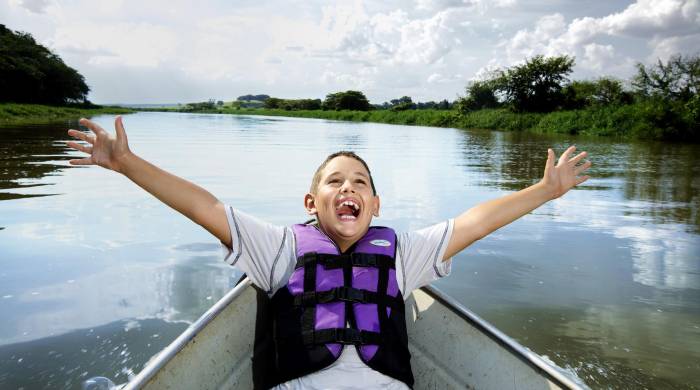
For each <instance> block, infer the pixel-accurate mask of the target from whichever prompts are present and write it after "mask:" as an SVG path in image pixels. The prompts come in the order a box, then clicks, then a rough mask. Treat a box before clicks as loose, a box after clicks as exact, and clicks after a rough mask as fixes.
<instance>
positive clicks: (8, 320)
mask: <svg viewBox="0 0 700 390" xmlns="http://www.w3.org/2000/svg"><path fill="white" fill-rule="evenodd" d="M95 119H96V120H97V122H99V123H101V124H102V125H103V126H104V127H105V128H110V129H111V128H112V120H113V118H111V117H109V116H100V117H97V118H95ZM125 124H126V127H127V132H128V134H129V140H130V143H131V145H132V150H134V151H135V152H136V153H137V154H139V155H141V156H142V157H144V158H146V159H148V160H149V161H151V162H153V163H155V164H157V165H158V166H160V167H162V168H164V169H166V170H169V171H171V172H174V173H176V174H177V175H180V176H182V177H185V178H187V179H189V180H192V181H194V182H196V183H198V184H199V185H202V186H203V187H205V188H207V189H208V190H209V191H211V192H212V193H214V194H215V195H216V196H217V197H219V198H220V199H221V200H223V201H224V202H226V203H228V204H231V205H233V206H235V207H237V208H239V209H241V210H243V211H245V212H248V213H250V214H253V215H256V216H257V217H259V218H262V219H265V220H267V221H269V222H272V223H276V224H292V223H297V222H300V221H303V220H304V219H305V217H306V215H305V213H304V209H303V195H304V193H305V192H306V191H307V190H308V186H309V184H310V181H311V175H312V174H313V172H314V170H315V169H316V167H317V166H318V164H319V163H320V162H321V161H322V160H323V158H324V157H325V156H326V155H327V154H329V153H332V152H334V151H337V150H340V149H351V150H355V151H357V152H358V153H359V154H360V155H361V156H363V157H364V158H365V159H366V160H367V161H368V163H369V164H370V167H371V168H372V170H373V174H374V176H375V182H376V184H377V188H378V191H379V193H380V196H381V198H382V212H381V217H380V218H379V219H377V220H375V223H376V224H382V225H388V226H391V227H394V228H395V229H397V230H408V229H417V228H421V227H424V226H427V225H429V224H433V223H436V222H440V221H442V220H444V219H446V218H451V217H455V216H457V215H459V214H460V213H461V212H463V211H465V210H466V209H468V208H469V207H471V206H473V205H475V204H477V203H479V202H482V201H485V200H488V199H492V198H495V197H498V196H501V195H504V194H507V193H509V192H512V191H516V190H518V189H521V188H524V187H526V186H528V185H530V184H533V183H535V182H536V181H537V180H538V179H539V177H540V176H541V174H542V169H543V166H544V162H545V159H546V149H547V148H548V147H554V149H555V150H556V151H558V152H561V151H563V149H564V148H565V147H566V146H567V145H569V144H571V143H575V144H576V145H577V146H578V147H579V149H581V150H587V151H588V152H589V153H590V156H591V159H592V160H593V162H594V165H593V168H592V169H591V170H590V171H591V175H592V176H593V178H592V179H591V180H589V181H588V182H586V183H585V184H584V185H583V186H581V187H580V188H578V189H576V190H574V191H571V192H570V193H568V194H567V195H566V196H564V197H563V198H561V199H557V200H555V201H552V202H549V203H548V204H546V205H544V206H543V207H541V208H539V209H538V210H536V211H535V212H533V213H531V214H529V215H527V216H525V217H524V218H522V219H520V220H518V221H516V222H515V223H513V224H511V225H509V226H507V227H505V228H503V229H501V230H499V231H497V232H495V233H494V234H492V235H490V236H488V237H487V238H485V239H483V240H481V241H480V242H478V243H476V244H474V245H472V246H471V247H469V248H467V249H466V250H465V251H463V252H462V253H460V254H459V255H457V256H456V257H455V258H454V263H453V267H452V274H451V276H450V277H448V278H445V279H442V280H440V281H438V282H437V283H436V285H437V286H438V287H439V288H441V289H443V290H444V291H446V292H447V293H449V294H451V295H453V296H454V297H456V298H457V299H458V300H459V301H461V302H462V303H464V304H465V305H466V306H467V307H469V308H470V309H472V310H473V311H475V312H476V313H477V314H479V315H481V316H482V317H484V318H485V319H487V320H488V321H490V322H492V323H493V324H494V325H496V326H497V327H499V328H500V329H502V330H503V331H504V332H506V333H507V334H508V335H510V336H511V337H513V338H515V339H516V340H517V341H519V342H521V343H522V344H524V345H525V346H527V347H528V348H530V349H532V350H534V351H535V352H537V353H539V354H541V355H546V356H547V357H548V358H550V359H551V360H553V361H554V362H556V363H557V364H559V365H560V366H562V367H565V368H568V369H570V370H573V371H575V372H576V373H577V374H578V375H579V376H580V377H581V378H582V379H583V380H584V381H585V382H586V383H587V384H589V385H590V386H591V387H594V388H607V387H613V388H630V387H640V388H641V387H647V388H697V386H698V383H700V374H698V372H700V363H699V362H700V216H699V215H698V210H699V209H700V147H699V146H698V145H680V144H664V143H627V142H625V143H621V142H614V141H610V140H606V139H577V138H567V137H561V136H558V137H546V136H535V135H530V134H519V133H500V132H491V131H478V130H468V131H465V130H455V129H439V128H427V127H407V126H391V125H382V124H365V123H347V122H333V121H324V120H313V119H297V118H265V117H243V116H240V117H237V116H221V115H196V114H167V113H138V114H134V115H128V116H125ZM75 126H77V124H76V123H70V124H68V123H63V124H56V125H50V126H23V127H8V128H2V129H0V313H2V318H3V320H2V321H0V388H3V389H4V388H18V387H25V388H38V389H41V388H46V389H56V388H66V389H76V388H80V383H81V382H82V381H83V380H84V379H86V378H88V377H92V376H98V375H99V376H107V377H110V378H113V379H114V380H115V381H116V382H124V381H126V380H127V379H128V377H129V376H131V375H133V374H134V373H135V372H138V371H139V370H140V369H141V368H142V367H143V364H144V363H145V362H146V361H147V360H148V359H149V358H150V357H151V356H152V355H153V354H154V353H156V352H157V351H159V350H160V349H161V348H163V347H164V346H165V345H167V343H169V342H170V341H171V340H173V339H174V338H175V337H176V336H177V334H179V332H181V331H182V330H183V329H184V328H185V327H186V326H187V325H188V324H189V323H191V322H193V321H194V320H195V319H196V318H197V317H198V316H199V315H201V314H202V313H203V312H204V311H205V310H206V309H207V308H208V307H209V306H211V304H213V303H214V302H215V301H216V300H217V299H219V298H220V297H221V296H223V294H224V293H225V292H226V291H228V290H229V289H230V288H232V287H233V286H234V284H235V282H236V281H237V279H238V277H239V276H240V274H239V273H238V272H236V271H235V270H234V269H232V268H231V267H229V266H227V265H226V264H225V263H223V261H222V256H221V253H220V248H219V245H218V243H217V241H216V239H215V238H213V237H212V236H210V235H209V234H208V233H207V232H206V231H204V230H203V229H202V228H200V227H199V226H197V225H195V224H193V223H191V222H189V221H188V220H187V219H185V218H184V217H182V216H180V215H179V214H177V213H176V212H174V211H172V210H170V209H168V208H167V207H165V206H163V205H162V204H161V203H159V202H158V201H157V200H155V199H154V198H153V197H151V196H150V195H149V194H147V193H146V192H144V191H143V190H141V189H139V188H138V187H137V186H135V185H134V184H132V183H130V182H129V181H128V180H127V179H126V178H124V177H122V176H120V175H118V174H115V173H113V172H109V171H106V170H104V169H101V168H99V167H87V168H86V167H79V168H76V167H70V166H69V165H68V164H67V160H68V159H70V158H74V157H75V156H76V155H79V153H77V152H72V151H70V150H69V149H68V148H66V147H65V143H64V141H65V140H66V139H67V136H66V135H65V130H66V129H67V128H68V127H75Z"/></svg>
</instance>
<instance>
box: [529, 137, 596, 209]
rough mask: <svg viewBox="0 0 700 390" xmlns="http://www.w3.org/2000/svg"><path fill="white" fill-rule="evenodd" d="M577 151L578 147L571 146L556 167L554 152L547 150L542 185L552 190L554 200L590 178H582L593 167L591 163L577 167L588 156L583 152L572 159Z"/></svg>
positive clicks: (585, 176)
mask: <svg viewBox="0 0 700 390" xmlns="http://www.w3.org/2000/svg"><path fill="white" fill-rule="evenodd" d="M575 150H576V146H569V148H568V149H566V151H564V153H562V155H561V156H560V157H559V161H558V162H557V164H556V165H554V160H555V159H556V155H555V154H554V151H553V150H552V149H548V150H547V165H546V166H545V168H544V177H543V178H542V180H541V181H540V183H541V184H542V185H544V186H545V187H547V188H548V189H549V190H550V193H551V194H552V199H556V198H558V197H560V196H562V195H564V194H565V193H566V192H567V191H569V190H570V189H571V188H573V187H575V186H577V185H579V184H581V183H583V182H584V181H586V180H588V179H589V177H590V176H587V175H584V176H580V175H581V174H582V173H583V172H585V171H586V170H587V169H588V168H590V167H591V162H590V161H586V162H584V163H583V164H580V165H577V164H578V163H579V162H581V160H583V158H584V157H586V156H587V155H588V154H587V153H586V152H581V153H579V154H577V155H576V156H574V157H571V155H572V154H573V153H574V151H575Z"/></svg>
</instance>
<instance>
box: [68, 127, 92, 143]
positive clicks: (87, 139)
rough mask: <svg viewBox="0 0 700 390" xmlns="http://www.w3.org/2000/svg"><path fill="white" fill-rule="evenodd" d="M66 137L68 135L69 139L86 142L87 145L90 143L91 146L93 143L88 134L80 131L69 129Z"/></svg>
mask: <svg viewBox="0 0 700 390" xmlns="http://www.w3.org/2000/svg"><path fill="white" fill-rule="evenodd" d="M68 135H70V136H71V137H74V138H78V139H81V140H83V141H85V142H88V143H91V144H94V143H95V137H93V136H91V135H90V134H85V133H83V132H82V131H78V130H73V129H70V130H68Z"/></svg>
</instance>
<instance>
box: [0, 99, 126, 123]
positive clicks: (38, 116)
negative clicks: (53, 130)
mask: <svg viewBox="0 0 700 390" xmlns="http://www.w3.org/2000/svg"><path fill="white" fill-rule="evenodd" d="M132 112H135V111H134V110H132V109H129V108H124V107H98V108H84V107H78V106H45V105H41V104H18V103H0V125H15V124H34V123H37V124H38V123H51V122H57V121H62V120H67V119H74V120H77V119H79V118H81V117H90V116H94V115H100V114H128V113H132Z"/></svg>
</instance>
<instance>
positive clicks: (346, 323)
mask: <svg viewBox="0 0 700 390" xmlns="http://www.w3.org/2000/svg"><path fill="white" fill-rule="evenodd" d="M292 231H293V232H294V236H295V239H296V256H297V263H296V268H295V270H294V272H293V273H292V276H291V277H290V278H289V281H288V283H287V285H286V286H285V287H282V288H280V289H279V290H278V291H277V292H276V293H275V294H274V295H273V297H272V301H271V302H272V306H271V307H272V314H271V316H272V318H273V324H272V333H273V339H274V348H275V353H274V360H275V364H274V366H275V371H277V374H278V376H279V377H278V378H277V382H279V383H283V382H286V381H288V380H291V379H294V378H298V377H301V376H304V375H307V374H310V373H312V372H315V371H318V370H321V369H323V368H325V367H328V366H329V365H331V364H332V363H333V362H334V361H336V360H337V359H338V357H339V356H340V354H341V353H342V349H343V345H344V344H353V345H355V347H356V348H357V352H358V355H359V356H360V358H361V359H362V361H363V362H365V363H366V364H367V365H368V366H369V367H371V368H373V369H375V370H377V371H379V372H381V373H383V374H385V375H388V376H391V377H393V378H396V379H398V380H400V381H403V382H404V383H406V384H407V385H408V386H413V374H412V372H411V365H410V359H411V355H410V353H409V351H408V337H407V334H406V322H405V318H404V302H403V296H402V295H401V292H400V291H399V287H398V283H397V281H396V266H395V257H396V234H395V233H394V231H393V230H392V229H389V228H384V227H370V228H369V230H368V231H367V233H366V234H365V235H364V236H363V237H362V238H361V239H360V240H359V241H358V242H357V243H355V244H354V245H353V246H352V247H351V248H350V249H348V251H346V253H340V250H339V249H338V246H337V245H336V244H335V243H334V242H333V241H332V240H331V239H330V238H329V237H328V236H327V235H326V234H325V233H323V232H321V231H320V230H319V229H318V228H317V227H315V226H313V225H294V226H293V227H292Z"/></svg>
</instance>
